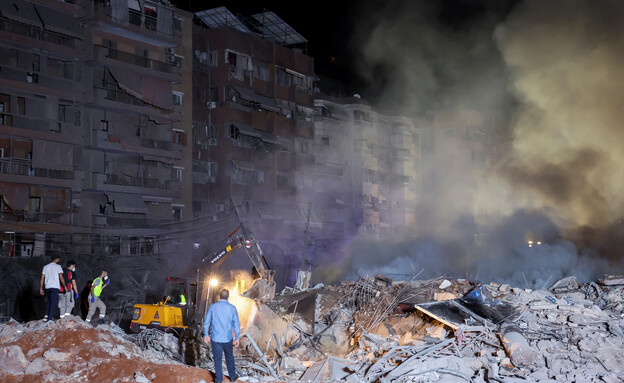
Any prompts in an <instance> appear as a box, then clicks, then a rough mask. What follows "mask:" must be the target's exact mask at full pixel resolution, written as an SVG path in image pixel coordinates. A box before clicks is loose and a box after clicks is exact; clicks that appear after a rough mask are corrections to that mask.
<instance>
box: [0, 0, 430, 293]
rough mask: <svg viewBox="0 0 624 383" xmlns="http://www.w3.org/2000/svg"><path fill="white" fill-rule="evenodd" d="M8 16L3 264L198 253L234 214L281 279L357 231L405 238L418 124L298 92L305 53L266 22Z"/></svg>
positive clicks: (150, 13) (413, 194)
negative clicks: (183, 250)
mask: <svg viewBox="0 0 624 383" xmlns="http://www.w3.org/2000/svg"><path fill="white" fill-rule="evenodd" d="M11 4H14V5H11V6H4V5H3V7H2V8H1V9H0V11H1V14H0V16H1V18H0V21H1V22H2V23H1V24H0V25H1V26H2V28H1V30H0V32H1V34H2V35H1V36H2V39H0V44H1V48H2V49H3V51H4V53H5V54H3V55H2V58H1V59H2V60H4V62H3V64H2V72H0V86H1V88H0V97H2V104H1V105H0V106H1V107H2V108H3V109H2V124H3V125H2V132H1V136H0V142H2V151H1V153H2V158H1V161H2V172H1V173H0V194H1V195H2V218H1V219H0V225H2V234H1V236H2V238H1V240H2V241H3V245H4V250H3V255H5V256H12V255H14V256H22V255H23V256H29V255H41V254H43V253H44V252H45V251H46V250H58V251H62V252H65V253H74V254H85V255H87V254H91V255H152V254H163V255H167V254H171V253H172V252H173V251H174V250H173V249H179V248H180V245H186V246H190V244H196V245H197V246H202V245H206V246H205V247H204V248H205V249H210V248H212V247H213V245H214V243H215V242H214V241H215V240H216V239H214V238H211V235H213V236H214V234H215V233H213V232H211V231H210V229H209V227H213V226H214V222H218V221H219V219H220V215H219V214H220V213H222V212H226V211H229V210H232V209H233V208H234V206H235V207H236V210H237V213H238V215H239V217H240V219H241V220H244V221H245V222H246V223H247V225H248V226H249V227H250V228H252V230H253V231H254V233H255V235H256V237H257V238H258V239H259V241H260V242H261V243H262V245H263V248H264V250H265V253H266V254H267V259H268V261H269V263H270V264H273V265H277V264H279V265H280V267H283V268H284V270H294V269H297V268H299V267H302V266H306V265H307V264H308V265H313V264H317V263H319V262H325V261H331V260H332V259H334V258H335V257H336V256H337V255H339V253H340V251H341V247H342V245H343V244H344V243H345V242H346V241H347V240H348V239H349V238H352V237H353V236H354V235H356V234H357V233H358V232H359V231H364V232H366V233H368V234H371V235H374V236H377V237H383V236H385V235H387V234H390V233H396V232H399V231H402V230H406V229H408V228H413V227H414V225H415V223H416V222H417V217H416V216H417V214H416V211H415V210H414V206H415V205H416V202H417V200H418V198H419V193H420V192H419V190H420V186H421V182H422V181H421V178H422V175H421V173H422V171H421V162H422V154H421V149H420V146H421V142H420V141H421V140H420V135H421V133H420V131H421V129H422V126H421V124H420V123H417V122H415V121H414V120H412V119H408V118H405V117H400V116H390V115H385V114H383V113H382V112H379V111H376V110H374V109H373V108H371V107H370V105H369V104H368V103H366V102H365V101H364V100H362V99H360V98H359V97H342V98H336V97H332V96H327V95H324V94H323V93H322V91H321V90H319V89H318V88H316V89H315V88H314V84H315V81H316V80H317V77H316V75H315V73H314V60H313V58H312V57H310V56H308V55H307V54H306V44H307V41H306V39H305V38H304V37H303V36H301V35H300V34H299V33H298V32H296V31H295V30H294V29H292V28H291V27H290V26H289V25H288V24H287V23H286V22H285V21H283V20H282V19H280V18H279V17H278V16H277V15H276V14H275V13H273V12H269V11H265V12H263V13H259V14H255V15H252V16H250V17H249V18H242V17H240V16H234V15H233V14H232V13H231V12H229V11H228V10H227V9H226V8H225V7H220V8H215V9H209V10H206V11H202V12H198V13H197V14H195V15H192V14H190V13H188V12H185V11H182V10H179V9H176V8H174V7H172V6H170V5H169V4H168V3H166V2H159V1H154V2H150V1H144V2H137V1H133V0H127V1H126V0H123V1H122V0H120V1H113V2H103V1H95V2H89V1H84V2H83V1H76V2H73V3H64V2H56V1H26V0H15V1H12V2H11ZM139 4H140V5H139ZM40 8H41V9H40ZM35 9H36V10H37V11H35ZM46 15H48V17H49V20H45V19H44V18H45V16H46ZM50 20H53V21H50ZM191 41H192V44H188V43H186V42H191ZM47 52H54V54H52V53H47ZM211 223H213V226H210V225H211ZM222 226H223V225H222ZM219 229H223V228H222V227H220V228H219ZM225 229H227V228H225ZM220 234H221V233H220ZM220 238H221V237H219V239H220ZM202 241H205V242H202ZM287 274H288V273H284V274H283V275H282V276H281V277H280V278H283V279H284V280H283V281H279V282H286V279H287V278H288V277H289V276H288V275H287Z"/></svg>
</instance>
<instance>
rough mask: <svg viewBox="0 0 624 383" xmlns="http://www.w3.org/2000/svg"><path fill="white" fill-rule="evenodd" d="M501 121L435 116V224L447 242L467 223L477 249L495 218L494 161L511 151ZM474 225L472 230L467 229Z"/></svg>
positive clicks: (465, 114) (462, 112) (470, 113)
mask: <svg viewBox="0 0 624 383" xmlns="http://www.w3.org/2000/svg"><path fill="white" fill-rule="evenodd" d="M500 124H501V121H500V119H499V118H497V117H496V116H494V115H487V114H484V113H481V112H478V111H475V110H469V109H457V110H446V111H439V112H436V113H434V114H433V115H432V121H431V125H432V128H433V129H432V132H433V137H434V149H433V152H432V153H433V161H434V165H433V166H434V169H435V176H434V178H432V180H433V181H434V182H433V183H434V184H433V185H431V187H432V189H433V190H434V194H435V202H434V203H435V211H436V217H435V219H436V221H437V222H439V223H441V225H436V226H440V233H437V235H438V236H443V235H444V232H445V229H444V227H448V225H449V224H454V223H456V222H457V220H458V219H460V218H461V219H463V226H464V227H465V228H468V227H472V229H471V230H472V235H473V236H474V241H473V240H472V239H473V238H470V239H469V240H470V242H471V243H477V244H478V243H479V242H480V241H481V240H482V239H483V238H480V237H481V236H482V235H483V232H484V231H485V230H484V228H485V227H486V225H487V223H488V222H489V221H490V219H491V217H492V214H493V213H495V211H494V210H493V209H496V208H497V206H494V204H493V203H492V202H493V201H491V193H490V190H489V188H490V187H492V186H491V184H490V182H492V177H494V176H495V175H496V173H495V171H494V170H495V165H496V161H497V160H498V159H499V158H501V156H502V155H503V154H504V151H505V150H506V149H507V140H506V138H505V137H504V136H502V135H501V134H500V133H499V132H500V129H499V127H500ZM468 225H472V226H468Z"/></svg>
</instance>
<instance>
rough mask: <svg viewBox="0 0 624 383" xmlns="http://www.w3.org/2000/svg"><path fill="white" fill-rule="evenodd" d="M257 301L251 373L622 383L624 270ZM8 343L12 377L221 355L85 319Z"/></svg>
mask: <svg viewBox="0 0 624 383" xmlns="http://www.w3.org/2000/svg"><path fill="white" fill-rule="evenodd" d="M248 303H249V304H252V305H253V309H252V312H251V314H250V317H249V320H248V321H247V323H246V325H245V326H244V330H243V332H244V335H243V336H242V338H241V347H240V348H239V349H238V351H237V368H238V369H239V370H240V371H239V375H240V376H241V378H240V380H241V381H262V382H277V381H280V382H289V381H311V382H337V381H350V382H370V383H372V382H604V383H612V382H622V381H624V364H623V363H622V360H624V277H618V276H609V277H605V278H604V279H601V280H598V281H595V282H590V283H586V284H581V285H579V284H578V282H577V281H576V279H575V278H574V277H568V278H564V279H562V280H560V281H558V282H556V283H555V284H553V285H552V286H551V287H550V288H548V289H540V290H531V289H524V288H520V287H514V286H509V285H506V284H497V283H494V282H492V283H490V284H487V285H481V284H478V283H475V282H471V281H467V280H461V279H459V280H451V279H445V278H437V279H433V280H411V281H404V282H398V281H392V280H390V279H388V278H386V277H383V276H377V277H375V278H363V279H360V280H358V281H345V282H342V283H341V284H339V285H332V286H323V285H317V286H315V287H314V288H311V289H305V290H302V291H297V290H294V289H290V288H288V289H286V290H285V291H283V292H282V293H281V294H278V295H277V296H276V297H275V299H274V300H272V301H268V302H265V303H258V302H255V303H254V302H253V301H250V302H248ZM0 341H1V345H2V351H1V353H0V367H1V368H0V380H2V381H3V382H34V381H57V382H73V381H81V382H103V381H107V382H155V383H156V382H202V381H203V382H211V381H212V380H213V378H214V375H213V374H212V372H211V371H213V370H214V366H213V365H212V364H211V361H210V360H209V359H206V358H204V359H201V360H199V362H198V364H199V366H198V367H191V366H186V365H185V364H184V363H183V362H182V361H183V360H184V357H183V356H182V354H183V351H184V347H185V346H183V347H181V348H180V347H179V345H180V343H179V342H178V339H177V338H175V337H174V336H173V335H171V334H164V333H160V332H157V331H144V332H142V333H139V334H133V335H128V334H126V333H124V331H123V330H122V329H121V328H119V327H118V326H117V325H115V324H106V323H101V324H99V325H97V327H95V328H93V326H92V325H89V324H86V323H85V322H83V321H82V319H80V318H79V317H76V316H69V317H66V318H64V319H62V320H58V321H54V322H51V323H44V322H42V321H40V320H37V321H31V322H27V323H23V324H20V323H18V322H16V321H9V322H7V323H4V324H2V325H1V327H0ZM201 347H202V348H203V346H201ZM181 350H182V351H181ZM205 354H206V353H204V355H205Z"/></svg>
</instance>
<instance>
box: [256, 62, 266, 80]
mask: <svg viewBox="0 0 624 383" xmlns="http://www.w3.org/2000/svg"><path fill="white" fill-rule="evenodd" d="M253 75H254V78H256V79H258V80H262V81H269V66H268V65H266V64H264V63H261V62H257V61H255V62H254V63H253Z"/></svg>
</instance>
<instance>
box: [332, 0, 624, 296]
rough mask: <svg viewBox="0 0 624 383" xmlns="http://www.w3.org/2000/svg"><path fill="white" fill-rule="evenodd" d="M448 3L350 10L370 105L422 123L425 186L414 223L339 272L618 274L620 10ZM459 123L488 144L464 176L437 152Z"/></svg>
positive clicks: (533, 276)
mask: <svg viewBox="0 0 624 383" xmlns="http://www.w3.org/2000/svg"><path fill="white" fill-rule="evenodd" d="M464 3H466V4H467V5H466V4H464V5H465V6H464V8H465V9H468V10H470V2H469V1H468V2H464ZM380 7H381V8H382V9H380ZM478 7H481V8H480V9H476V8H478ZM445 9H446V11H444V12H447V14H444V13H443V10H442V7H440V6H439V5H438V4H436V2H435V1H409V2H408V1H389V2H387V3H385V5H383V6H381V5H379V3H378V2H371V3H370V4H368V6H363V7H362V8H361V17H362V22H361V23H360V25H361V27H360V28H359V30H358V31H357V33H356V35H355V37H354V44H353V45H354V46H361V47H362V51H361V52H360V59H359V67H360V71H361V74H362V75H363V76H364V77H365V78H366V79H367V80H368V81H369V82H370V83H371V84H373V85H375V86H376V87H379V86H380V85H381V86H383V92H381V93H378V94H376V95H375V96H376V97H372V96H371V98H376V100H375V101H376V102H377V103H378V104H379V105H383V106H384V107H386V108H393V109H394V110H396V111H397V113H400V114H404V115H408V116H412V117H416V118H417V119H418V121H422V123H421V124H422V126H421V128H422V131H423V136H424V137H425V138H426V139H424V140H423V148H422V149H423V164H422V169H421V170H422V172H423V185H422V187H423V192H422V198H421V199H420V200H421V201H422V206H416V207H415V208H417V211H418V212H420V214H419V216H418V217H417V221H418V222H417V223H416V227H414V229H413V231H412V232H411V233H408V234H407V235H403V236H401V237H398V238H396V237H395V238H391V239H388V240H384V241H381V242H380V241H377V240H376V239H371V238H367V237H366V236H364V235H361V236H359V237H358V238H356V239H355V240H354V241H353V242H352V243H351V244H350V245H349V247H348V249H346V253H347V254H348V255H349V256H348V257H347V259H345V260H343V262H344V266H345V267H344V270H346V271H345V274H344V275H343V276H342V277H350V278H352V277H355V276H358V275H366V274H369V275H370V274H377V273H384V274H387V275H390V276H392V275H395V276H396V277H397V278H398V279H401V278H404V277H406V276H408V275H414V274H416V273H421V274H420V278H422V277H427V276H435V275H441V274H446V275H449V276H452V277H460V278H461V277H467V278H477V279H479V280H482V281H490V280H493V279H496V280H497V281H499V282H502V281H506V282H511V283H514V284H516V285H518V286H528V287H542V286H545V285H547V284H548V283H550V284H552V283H553V282H555V281H556V280H557V279H558V278H561V277H565V276H568V275H576V276H577V278H578V279H579V280H583V281H586V280H589V279H591V278H595V277H599V276H601V275H602V274H603V273H606V272H609V273H613V272H614V271H615V272H621V271H622V269H623V267H622V266H623V262H622V258H623V250H622V247H621V243H622V239H624V236H623V235H622V232H624V225H623V224H622V217H624V206H623V204H624V193H623V192H622V190H623V186H624V185H623V183H624V149H622V148H624V130H623V129H622V119H621V117H622V115H623V113H624V112H623V109H622V108H623V106H624V92H623V91H622V89H624V66H623V65H622V63H624V46H623V45H622V41H624V23H622V20H624V3H622V2H619V1H607V0H600V1H595V0H592V1H590V0H565V1H563V0H560V1H539V0H536V1H521V2H517V1H501V2H492V4H491V6H490V7H489V8H487V9H483V5H475V12H474V13H473V14H470V12H469V13H468V14H465V15H455V14H448V7H446V8H445ZM458 20H461V22H458ZM449 116H450V117H449ZM456 126H467V127H469V128H470V127H471V126H477V127H478V129H480V131H482V132H485V134H486V135H488V137H490V139H489V141H486V143H485V144H483V145H482V146H480V147H478V148H477V150H478V151H479V150H480V151H481V152H478V153H477V155H482V156H483V157H484V161H483V163H484V164H485V165H484V166H483V167H481V168H480V169H479V171H475V172H472V174H470V175H469V176H466V174H459V173H458V172H457V169H456V167H457V164H454V163H453V161H452V160H448V159H447V158H446V157H441V156H440V155H439V154H438V153H439V150H440V148H439V145H441V143H440V142H441V141H440V137H444V134H443V132H444V130H445V129H449V128H454V127H456ZM427 137H428V138H427ZM442 142H443V141H442ZM436 145H438V147H436ZM474 156H475V154H473V157H474ZM460 162H461V161H460ZM447 165H448V166H447Z"/></svg>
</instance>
